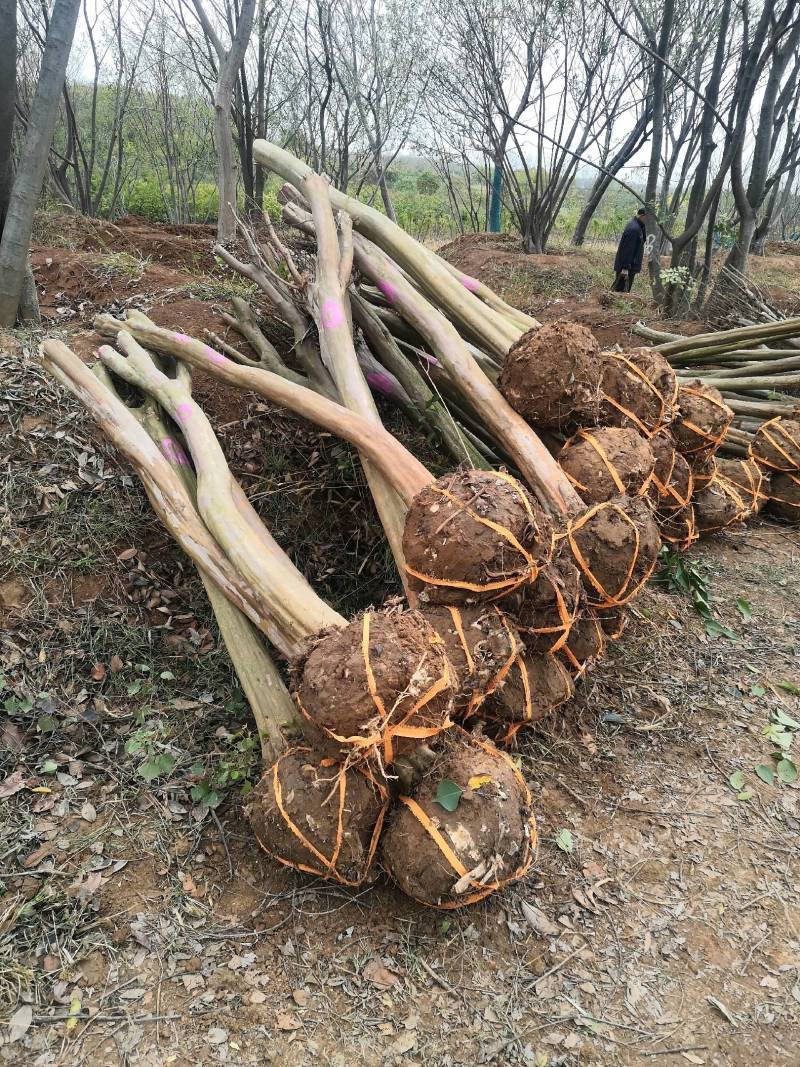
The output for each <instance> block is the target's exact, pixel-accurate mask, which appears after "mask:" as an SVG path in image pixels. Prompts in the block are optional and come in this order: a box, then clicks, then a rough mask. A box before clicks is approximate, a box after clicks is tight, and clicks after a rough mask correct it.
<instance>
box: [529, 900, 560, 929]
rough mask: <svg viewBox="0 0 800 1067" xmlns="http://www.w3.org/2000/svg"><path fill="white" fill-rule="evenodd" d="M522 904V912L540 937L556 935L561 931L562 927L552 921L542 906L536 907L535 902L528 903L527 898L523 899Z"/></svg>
mask: <svg viewBox="0 0 800 1067" xmlns="http://www.w3.org/2000/svg"><path fill="white" fill-rule="evenodd" d="M520 906H521V907H522V914H523V915H524V916H525V918H526V920H527V921H528V923H529V924H530V926H531V927H532V929H533V930H534V931H535V932H536V933H537V934H538V935H539V936H540V937H556V936H557V935H558V934H560V933H561V928H560V927H558V926H556V924H555V923H554V922H551V921H550V919H548V917H547V916H546V915H545V913H544V912H543V911H542V910H541V909H540V908H536V907H534V906H533V904H528V902H527V901H526V900H523V901H521V902H520Z"/></svg>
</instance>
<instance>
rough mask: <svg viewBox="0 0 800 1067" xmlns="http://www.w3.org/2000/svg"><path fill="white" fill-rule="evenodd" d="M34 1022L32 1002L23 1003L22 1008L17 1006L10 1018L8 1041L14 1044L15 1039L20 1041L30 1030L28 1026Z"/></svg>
mask: <svg viewBox="0 0 800 1067" xmlns="http://www.w3.org/2000/svg"><path fill="white" fill-rule="evenodd" d="M32 1022H33V1008H32V1007H31V1006H30V1004H23V1005H22V1007H21V1008H17V1010H16V1011H15V1012H14V1014H13V1015H12V1016H11V1018H10V1019H9V1020H8V1043H9V1045H13V1044H14V1042H15V1041H19V1040H20V1039H21V1038H23V1037H24V1036H25V1034H26V1033H27V1032H28V1028H29V1027H30V1025H31V1023H32Z"/></svg>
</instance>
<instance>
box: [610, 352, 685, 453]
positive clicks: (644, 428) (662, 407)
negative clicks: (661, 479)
mask: <svg viewBox="0 0 800 1067" xmlns="http://www.w3.org/2000/svg"><path fill="white" fill-rule="evenodd" d="M604 355H605V356H606V358H607V359H616V360H618V361H619V362H620V363H624V364H625V366H626V367H627V369H628V370H629V371H630V372H631V373H632V374H634V375H635V376H636V377H637V378H639V379H641V381H643V382H644V384H645V385H646V386H647V388H648V389H649V390H650V392H651V393H652V394H653V395H654V396H655V397H656V399H657V400H658V405H659V409H658V418H657V419H656V420H655V423H654V425H653V427H652V428H651V427H649V426H648V425H647V424H646V423H645V422H643V421H642V420H641V419H640V418H639V416H638V415H637V414H636V412H634V411H631V410H630V409H629V408H626V407H625V405H624V404H621V403H620V402H619V401H618V400H615V399H614V397H613V396H609V394H608V393H603V399H604V400H607V401H608V403H609V404H610V405H611V406H612V407H613V408H616V409H617V411H619V412H620V414H622V415H624V416H625V417H626V418H628V419H630V420H631V422H633V423H635V424H636V426H637V428H638V429H639V430H640V431H641V433H643V434H644V436H645V437H652V436H653V434H656V433H658V431H659V430H660V429H661V427H662V426H663V424H664V420H665V417H666V414H667V405H666V404H665V402H664V397H663V396H662V395H661V393H660V392H659V391H658V389H656V387H655V385H654V384H653V383H652V382H651V381H650V379H649V378H648V377H647V375H646V374H645V373H644V371H643V370H642V369H641V367H637V366H636V364H635V363H633V362H632V361H631V360H629V359H627V358H626V357H625V356H623V355H622V353H621V352H606V353H604ZM677 399H678V381H677V379H676V380H675V390H674V393H673V396H672V400H671V402H670V407H674V406H675V404H676V402H677Z"/></svg>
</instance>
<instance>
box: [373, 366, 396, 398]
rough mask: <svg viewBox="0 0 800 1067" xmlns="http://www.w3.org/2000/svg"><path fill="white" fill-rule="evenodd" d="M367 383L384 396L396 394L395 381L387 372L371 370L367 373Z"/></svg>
mask: <svg viewBox="0 0 800 1067" xmlns="http://www.w3.org/2000/svg"><path fill="white" fill-rule="evenodd" d="M367 384H368V385H369V386H370V388H372V389H374V390H375V392H376V393H380V394H381V395H382V396H394V391H395V390H394V382H393V381H392V379H391V378H390V377H389V376H388V375H387V374H381V373H380V371H371V372H370V373H369V374H368V375H367Z"/></svg>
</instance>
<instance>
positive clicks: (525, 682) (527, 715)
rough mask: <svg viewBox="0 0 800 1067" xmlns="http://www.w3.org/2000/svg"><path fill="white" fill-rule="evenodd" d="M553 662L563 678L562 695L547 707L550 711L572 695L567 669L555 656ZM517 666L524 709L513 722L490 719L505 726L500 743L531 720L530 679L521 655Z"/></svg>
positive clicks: (508, 741)
mask: <svg viewBox="0 0 800 1067" xmlns="http://www.w3.org/2000/svg"><path fill="white" fill-rule="evenodd" d="M553 662H554V663H555V665H556V667H557V668H558V670H559V671H560V672H561V676H562V678H563V680H564V695H563V697H562V698H561V700H559V701H558V702H557V703H556V704H553V705H552V706H551V708H550V709H549V710H550V711H555V709H556V708H558V707H561V705H562V704H563V703H564V701H566V700H569V698H570V696H572V687H571V685H570V676H569V672H568V671H567V669H566V667H565V666H564V664H563V663H562V662H561V660H560V659H558V658H557V657H554V659H553ZM518 666H519V672H520V678H521V679H522V688H523V689H524V691H525V711H524V713H523V716H522V718H521V719H515V720H514V722H511V723H509V722H507V720H505V719H500V718H493V719H492V721H493V722H497V723H502V724H503V725H504V726H506V732H505V733H504V734H503V736H502V737H501V738H500V739H499V741H500V744H502V745H508V744H510V743H511V742H512V741H513V740H514V738H515V737H516V735H517V733H518V732H519V731H520V730H521V729H522V727H523V726H525V724H526V723H529V722H531V721H532V720H533V696H532V693H531V680H530V676H529V674H528V668H527V666H526V664H525V660H524V659H523V658H522V657H519V663H518Z"/></svg>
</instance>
